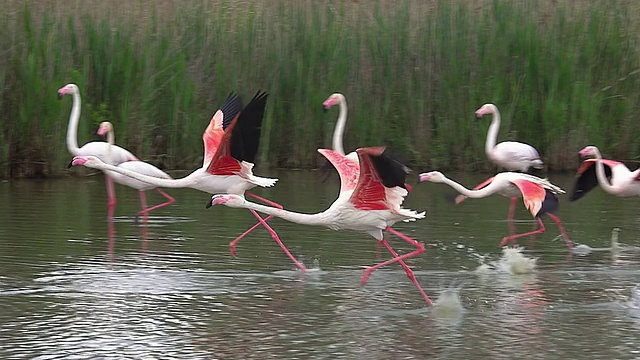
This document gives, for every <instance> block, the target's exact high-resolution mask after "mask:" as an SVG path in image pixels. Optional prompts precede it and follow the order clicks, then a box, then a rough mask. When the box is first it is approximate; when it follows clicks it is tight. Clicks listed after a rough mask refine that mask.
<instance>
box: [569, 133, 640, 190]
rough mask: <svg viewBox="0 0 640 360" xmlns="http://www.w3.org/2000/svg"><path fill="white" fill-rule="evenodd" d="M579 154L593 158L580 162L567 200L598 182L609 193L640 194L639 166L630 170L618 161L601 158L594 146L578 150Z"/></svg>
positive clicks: (590, 188)
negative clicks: (592, 157) (571, 191)
mask: <svg viewBox="0 0 640 360" xmlns="http://www.w3.org/2000/svg"><path fill="white" fill-rule="evenodd" d="M580 156H582V157H587V156H594V157H595V159H586V160H584V161H583V162H582V165H581V166H580V168H579V169H578V171H577V175H578V176H577V178H576V182H575V186H574V189H573V193H572V194H571V198H570V199H569V200H571V201H575V200H578V199H580V198H581V197H583V196H584V195H586V194H587V193H588V192H589V191H591V190H592V189H593V188H594V187H596V185H598V184H600V187H602V189H603V190H604V191H605V192H607V193H609V194H611V195H615V196H619V197H627V196H640V168H639V169H636V170H634V171H631V170H629V168H627V166H626V165H625V164H623V163H621V162H619V161H615V160H608V159H603V158H602V155H600V150H598V148H597V147H595V146H587V147H585V148H584V149H582V150H580ZM594 165H595V166H594Z"/></svg>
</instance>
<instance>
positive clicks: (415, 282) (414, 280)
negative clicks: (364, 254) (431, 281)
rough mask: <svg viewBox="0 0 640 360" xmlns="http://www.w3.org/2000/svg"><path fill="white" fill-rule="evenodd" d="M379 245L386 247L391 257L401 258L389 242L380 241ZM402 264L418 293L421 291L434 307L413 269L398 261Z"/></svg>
mask: <svg viewBox="0 0 640 360" xmlns="http://www.w3.org/2000/svg"><path fill="white" fill-rule="evenodd" d="M378 244H380V245H384V247H386V248H387V250H389V252H390V253H391V255H392V256H393V257H394V258H397V257H399V255H398V253H397V252H396V251H395V250H393V248H392V247H391V245H389V243H388V242H387V240H385V239H382V240H380V241H378ZM398 262H399V263H400V265H401V266H402V268H403V269H404V271H405V272H406V273H407V276H408V277H409V279H411V281H412V282H413V284H414V285H415V286H416V287H417V288H418V291H420V294H422V297H423V298H424V300H425V301H426V302H427V303H428V304H429V305H433V303H432V302H431V299H429V297H428V296H427V294H426V293H425V292H424V290H422V287H421V286H420V284H419V283H418V280H417V279H416V276H415V275H414V274H413V271H411V269H410V268H409V266H408V265H407V264H406V263H405V262H404V261H403V260H400V261H398Z"/></svg>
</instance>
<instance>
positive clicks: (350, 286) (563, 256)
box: [0, 172, 640, 359]
mask: <svg viewBox="0 0 640 360" xmlns="http://www.w3.org/2000/svg"><path fill="white" fill-rule="evenodd" d="M268 175H269V176H275V177H279V178H280V185H282V184H287V187H286V188H285V187H283V186H276V187H274V188H272V189H261V190H260V192H259V194H260V195H264V196H266V197H269V198H272V199H274V200H277V201H278V202H280V203H283V204H285V206H286V207H288V208H290V209H292V210H296V211H301V212H316V211H319V210H322V209H324V208H325V207H326V206H328V205H329V204H330V203H331V202H332V201H333V199H334V198H335V196H336V194H337V191H338V184H337V181H332V182H330V183H329V184H320V183H318V182H317V180H316V178H315V175H314V174H312V173H307V172H279V173H277V174H275V173H274V174H268ZM481 178H484V177H483V176H482V175H479V176H478V177H477V178H475V177H474V178H466V179H465V177H463V176H458V177H456V179H460V181H462V182H463V183H465V184H468V185H471V184H474V183H476V182H477V181H478V180H479V179H481ZM333 180H336V179H333ZM570 181H571V177H565V178H562V177H560V178H557V179H556V178H554V182H555V183H558V184H560V185H561V186H562V187H564V188H570V187H571V185H570ZM432 185H433V186H432ZM311 187H313V188H314V189H318V191H319V192H316V193H309V192H308V191H304V190H305V189H308V188H311ZM446 191H449V189H448V188H445V187H440V186H437V185H435V184H429V185H425V184H420V185H418V186H415V187H414V189H413V191H412V193H411V194H410V196H409V197H408V198H407V201H406V206H407V207H409V208H413V209H416V210H420V211H422V210H427V211H428V217H427V219H426V220H424V221H418V222H415V223H407V224H405V223H402V224H397V226H396V227H397V228H398V229H399V230H401V231H403V232H406V233H409V234H410V236H412V237H414V238H416V239H418V240H420V241H422V242H424V243H425V245H426V251H425V253H424V255H423V256H420V257H418V258H415V259H411V260H410V261H409V262H408V264H409V266H411V267H412V268H413V269H414V271H415V274H416V277H417V278H418V281H420V283H421V284H422V285H423V286H424V288H425V290H426V291H427V293H428V294H429V295H430V296H431V297H432V298H434V299H435V306H434V307H433V308H427V307H426V306H425V303H424V301H423V300H422V298H421V296H420V294H419V293H418V292H417V291H416V289H415V287H414V286H413V284H412V283H411V282H410V281H409V280H408V279H407V277H406V275H405V273H404V271H403V270H402V268H401V267H399V266H390V267H388V268H384V269H381V270H379V271H376V272H374V273H373V275H372V276H371V278H370V280H369V283H368V284H367V285H366V286H362V285H361V284H360V276H361V275H362V271H364V269H365V268H366V267H367V266H370V265H371V264H373V263H376V262H379V261H380V258H379V257H381V256H382V259H383V260H384V256H387V255H386V254H378V253H377V251H376V243H375V241H373V240H372V239H371V238H370V237H367V236H365V235H363V234H358V233H347V232H333V231H329V230H325V229H322V228H313V227H305V226H300V225H296V224H290V223H287V222H285V221H282V220H280V219H273V220H271V221H270V222H269V223H270V224H271V225H272V226H273V227H274V229H275V230H276V231H277V232H278V233H279V235H280V237H281V238H282V240H283V241H284V242H285V243H286V244H287V246H288V247H289V248H290V249H291V251H292V253H293V254H294V255H295V256H296V257H298V258H299V259H300V260H302V261H303V262H304V263H305V264H306V265H308V266H309V267H311V268H312V269H313V270H312V271H310V272H308V273H306V274H303V273H301V272H300V271H298V270H297V269H296V267H295V266H294V265H293V264H292V263H291V262H290V260H289V259H288V258H287V257H286V255H284V254H283V253H282V251H281V250H280V248H279V247H278V246H277V244H275V243H274V242H273V240H271V238H270V236H269V235H268V233H267V232H266V231H265V230H264V229H261V228H259V229H257V230H256V231H255V232H253V233H252V234H251V235H249V236H248V237H247V238H246V239H245V240H242V241H241V242H240V243H239V244H238V247H237V256H236V257H232V256H231V255H230V254H229V248H228V243H229V241H231V240H233V239H234V238H235V237H236V236H237V235H238V234H240V233H241V232H243V231H244V230H246V228H247V227H249V226H251V225H253V224H254V223H255V219H254V218H253V217H252V216H251V215H250V214H249V213H248V212H247V211H243V210H240V209H229V208H220V209H219V208H215V209H209V210H205V208H204V205H205V204H206V200H207V199H208V196H207V195H206V194H203V193H199V192H196V191H193V190H189V189H184V190H179V189H178V190H172V192H171V194H172V196H174V197H175V198H176V202H175V203H174V204H173V205H171V206H168V207H166V208H163V209H161V210H158V211H156V212H154V213H152V214H151V215H150V216H148V217H140V218H136V217H135V216H134V215H135V214H136V212H137V210H138V207H139V204H138V197H137V193H136V192H135V191H132V190H130V189H126V188H123V187H118V188H117V196H118V203H117V207H116V212H115V215H116V216H115V218H114V219H113V221H112V222H109V221H107V218H106V206H105V204H106V194H105V190H104V184H103V182H102V178H101V177H91V178H90V179H88V180H84V179H64V180H49V181H12V182H4V183H1V184H0V202H1V203H2V204H3V206H2V207H1V208H0V218H2V219H4V223H3V224H2V225H3V226H0V324H1V325H0V358H2V359H12V358H30V359H31V358H33V359H55V358H64V359H86V358H114V359H115V358H163V359H165V358H181V359H184V358H188V359H267V358H286V359H361V358H371V359H405V358H406V359H412V358H416V359H425V358H439V359H469V358H487V359H513V358H518V359H534V358H535V359H539V358H540V357H541V356H542V357H543V358H548V359H556V358H557V359H566V358H577V357H581V358H582V357H584V356H588V357H589V358H607V359H612V358H616V359H627V358H629V359H631V358H637V357H638V356H639V354H638V346H637V340H636V339H637V338H638V336H639V335H640V310H639V309H640V305H639V304H640V290H638V289H639V287H638V282H639V281H638V277H637V274H638V270H639V269H640V266H639V265H640V251H638V249H639V246H640V243H639V242H638V239H636V238H634V236H633V234H634V233H636V232H637V230H638V217H637V215H636V211H635V209H636V208H637V206H636V205H637V204H636V202H635V201H634V200H635V199H617V198H612V197H610V196H606V194H603V193H602V192H601V191H599V190H598V191H594V192H593V193H592V194H591V193H590V194H589V196H588V197H585V198H584V199H581V200H580V201H579V203H567V202H563V203H562V206H561V208H560V210H559V213H558V215H559V216H560V218H561V219H562V221H563V223H564V224H565V227H566V230H567V232H568V234H569V236H570V237H571V238H572V240H573V241H575V242H576V243H579V244H581V245H583V246H585V247H588V248H589V251H585V252H582V253H580V256H575V255H574V256H571V255H569V254H568V253H567V250H566V247H565V246H564V244H563V242H562V241H558V240H557V239H555V235H556V234H553V233H552V232H551V233H547V234H542V235H538V236H537V237H536V238H531V239H523V240H524V241H522V242H521V245H522V246H523V250H521V251H515V250H510V251H506V252H504V253H503V252H502V251H500V249H498V247H497V244H498V243H499V241H500V239H502V237H503V236H505V235H506V234H508V232H509V228H508V224H507V223H506V221H505V220H504V219H505V218H506V214H507V208H508V204H507V203H505V201H504V199H503V198H501V197H496V198H489V199H482V200H473V199H470V200H468V201H465V202H464V203H462V204H460V205H457V206H454V205H450V204H448V203H447V202H446V200H445V198H444V197H445V196H444V195H445V192H446ZM154 195H155V194H149V196H154ZM562 200H563V198H561V201H562ZM149 201H152V199H149ZM516 217H517V218H518V219H519V220H518V221H517V222H516V223H515V225H516V226H517V227H518V230H524V231H526V230H528V229H530V228H531V226H532V224H533V222H532V221H531V219H530V215H528V213H527V212H526V210H524V208H523V207H522V206H521V208H519V209H518V211H517V213H516ZM614 228H619V229H620V230H619V232H618V231H614ZM614 232H615V235H616V237H617V240H616V242H615V246H614V245H611V244H612V234H613V233H614ZM554 239H555V240H554ZM392 245H393V246H394V247H398V248H399V249H398V251H399V252H400V253H403V252H406V251H411V249H410V248H409V246H408V245H406V244H403V243H401V242H394V243H393V244H392ZM585 354H588V355H585Z"/></svg>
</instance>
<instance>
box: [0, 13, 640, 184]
mask: <svg viewBox="0 0 640 360" xmlns="http://www.w3.org/2000/svg"><path fill="white" fill-rule="evenodd" d="M639 8H640V7H639V6H638V5H636V3H635V2H633V1H591V2H580V3H576V2H573V1H542V0H541V1H539V2H528V1H506V0H505V1H497V0H496V1H474V2H462V1H460V2H457V1H448V0H412V1H409V0H406V1H385V0H380V1H374V0H372V1H357V2H356V1H337V0H333V1H318V0H270V1H256V2H253V1H224V0H164V1H151V0H140V1H132V2H111V1H96V0H68V1H63V2H60V1H51V0H40V1H17V0H8V1H6V2H5V6H4V10H3V12H2V13H0V24H1V25H2V26H3V28H5V29H7V30H6V31H4V32H2V33H0V48H1V49H3V54H2V56H0V82H1V83H2V84H3V86H2V87H1V88H0V92H1V93H0V119H1V121H0V128H1V129H2V131H1V132H0V144H1V145H0V173H1V174H2V175H4V176H37V175H51V174H60V173H62V172H63V171H64V167H65V165H66V164H67V163H68V161H69V154H68V152H67V149H66V146H65V140H64V139H65V134H66V126H67V121H68V116H69V111H70V108H71V102H70V99H63V100H62V101H58V99H57V97H56V91H57V89H58V88H60V87H62V86H63V85H64V84H66V83H69V82H74V83H77V84H78V85H79V87H80V90H81V93H82V96H83V108H82V116H81V120H80V129H79V133H78V134H79V135H78V136H79V143H80V144H83V143H85V142H87V141H89V140H92V139H95V137H94V133H95V131H96V129H97V124H98V123H99V122H100V121H102V120H110V121H112V122H113V123H114V125H115V129H116V141H117V142H118V143H119V144H121V145H123V146H125V147H127V148H129V149H130V150H132V151H133V152H134V153H136V154H137V155H139V156H140V157H141V158H143V159H147V160H150V161H152V162H154V163H160V164H161V165H162V166H164V167H166V168H169V169H176V168H181V169H189V168H194V167H196V166H198V165H199V164H201V156H202V145H201V140H200V137H201V134H202V131H203V129H204V128H205V127H206V124H207V122H208V120H209V118H210V117H211V115H212V113H213V112H214V110H215V109H216V108H217V106H218V105H219V104H220V103H221V101H222V100H223V99H224V98H225V97H226V95H227V94H228V93H229V92H230V91H232V90H235V91H238V92H240V93H241V94H244V95H245V98H248V97H250V96H252V95H253V94H254V93H255V91H256V90H257V89H265V90H267V91H269V92H270V93H271V95H270V98H269V103H268V110H267V115H266V118H265V124H264V127H263V137H262V143H261V146H262V150H261V153H260V156H261V158H260V161H258V165H260V166H278V167H313V166H316V165H317V164H318V161H319V156H318V154H317V153H316V152H315V149H316V148H318V147H323V146H324V147H328V146H330V144H331V142H330V138H331V132H332V131H333V125H334V122H335V119H336V117H337V110H336V111H333V110H332V111H331V112H329V113H327V114H323V113H322V111H321V106H320V105H321V103H322V101H323V100H324V99H325V98H326V97H328V96H329V95H330V94H331V93H332V92H336V91H339V92H342V93H344V94H345V95H346V96H347V100H348V103H349V111H350V112H349V117H348V124H347V131H346V139H345V148H346V149H347V150H351V149H354V148H355V147H357V146H366V145H388V146H391V147H393V148H394V149H396V150H397V151H400V152H402V153H404V154H406V157H407V161H408V162H409V163H410V165H412V166H413V167H414V168H416V169H423V168H429V167H438V168H442V169H446V168H455V169H470V170H487V169H490V168H491V167H490V166H489V164H488V162H487V160H486V156H485V155H484V151H483V146H484V140H485V137H486V130H487V127H488V125H489V120H484V121H475V119H474V116H473V113H474V111H475V110H476V109H477V108H479V107H480V106H481V105H482V104H484V103H487V102H493V103H495V104H497V105H498V107H499V108H500V109H501V111H502V117H503V123H502V128H501V131H500V135H499V139H500V140H506V139H515V140H519V141H525V142H528V143H530V144H532V145H534V146H535V147H537V148H538V149H539V150H540V152H541V153H542V155H543V157H544V158H545V160H546V162H547V163H548V164H549V167H550V169H555V170H563V169H573V168H575V166H576V158H577V154H576V153H577V151H578V150H579V149H580V148H582V147H583V146H584V145H587V144H596V145H598V146H600V147H601V149H602V150H603V152H604V153H605V154H606V155H609V156H611V157H617V158H624V159H637V158H638V157H639V156H640V146H639V145H640V122H638V120H637V119H638V118H639V116H638V115H640V114H639V110H640V109H639V106H640V101H639V100H640V99H639V98H638V97H639V96H640V86H639V85H640V78H639V77H640V72H639V69H640V56H639V55H640V54H639V44H638V36H637V34H638V30H640V26H639V19H640V14H639V13H638V12H639V10H638V9H639Z"/></svg>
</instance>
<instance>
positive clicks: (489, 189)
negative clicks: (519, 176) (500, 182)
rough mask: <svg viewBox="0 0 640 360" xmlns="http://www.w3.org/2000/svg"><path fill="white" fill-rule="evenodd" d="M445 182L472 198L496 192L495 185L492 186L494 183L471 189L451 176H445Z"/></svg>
mask: <svg viewBox="0 0 640 360" xmlns="http://www.w3.org/2000/svg"><path fill="white" fill-rule="evenodd" d="M443 182H444V183H445V184H447V185H449V186H451V187H452V188H454V189H455V190H456V191H457V192H459V193H460V194H462V195H464V196H467V197H470V198H476V199H477V198H483V197H487V196H489V195H492V194H493V193H494V192H495V190H494V189H493V186H491V185H492V184H489V185H487V186H485V187H483V188H482V189H479V190H470V189H467V188H466V187H464V186H462V185H460V184H458V183H457V182H455V181H453V180H451V179H449V178H444V181H443Z"/></svg>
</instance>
